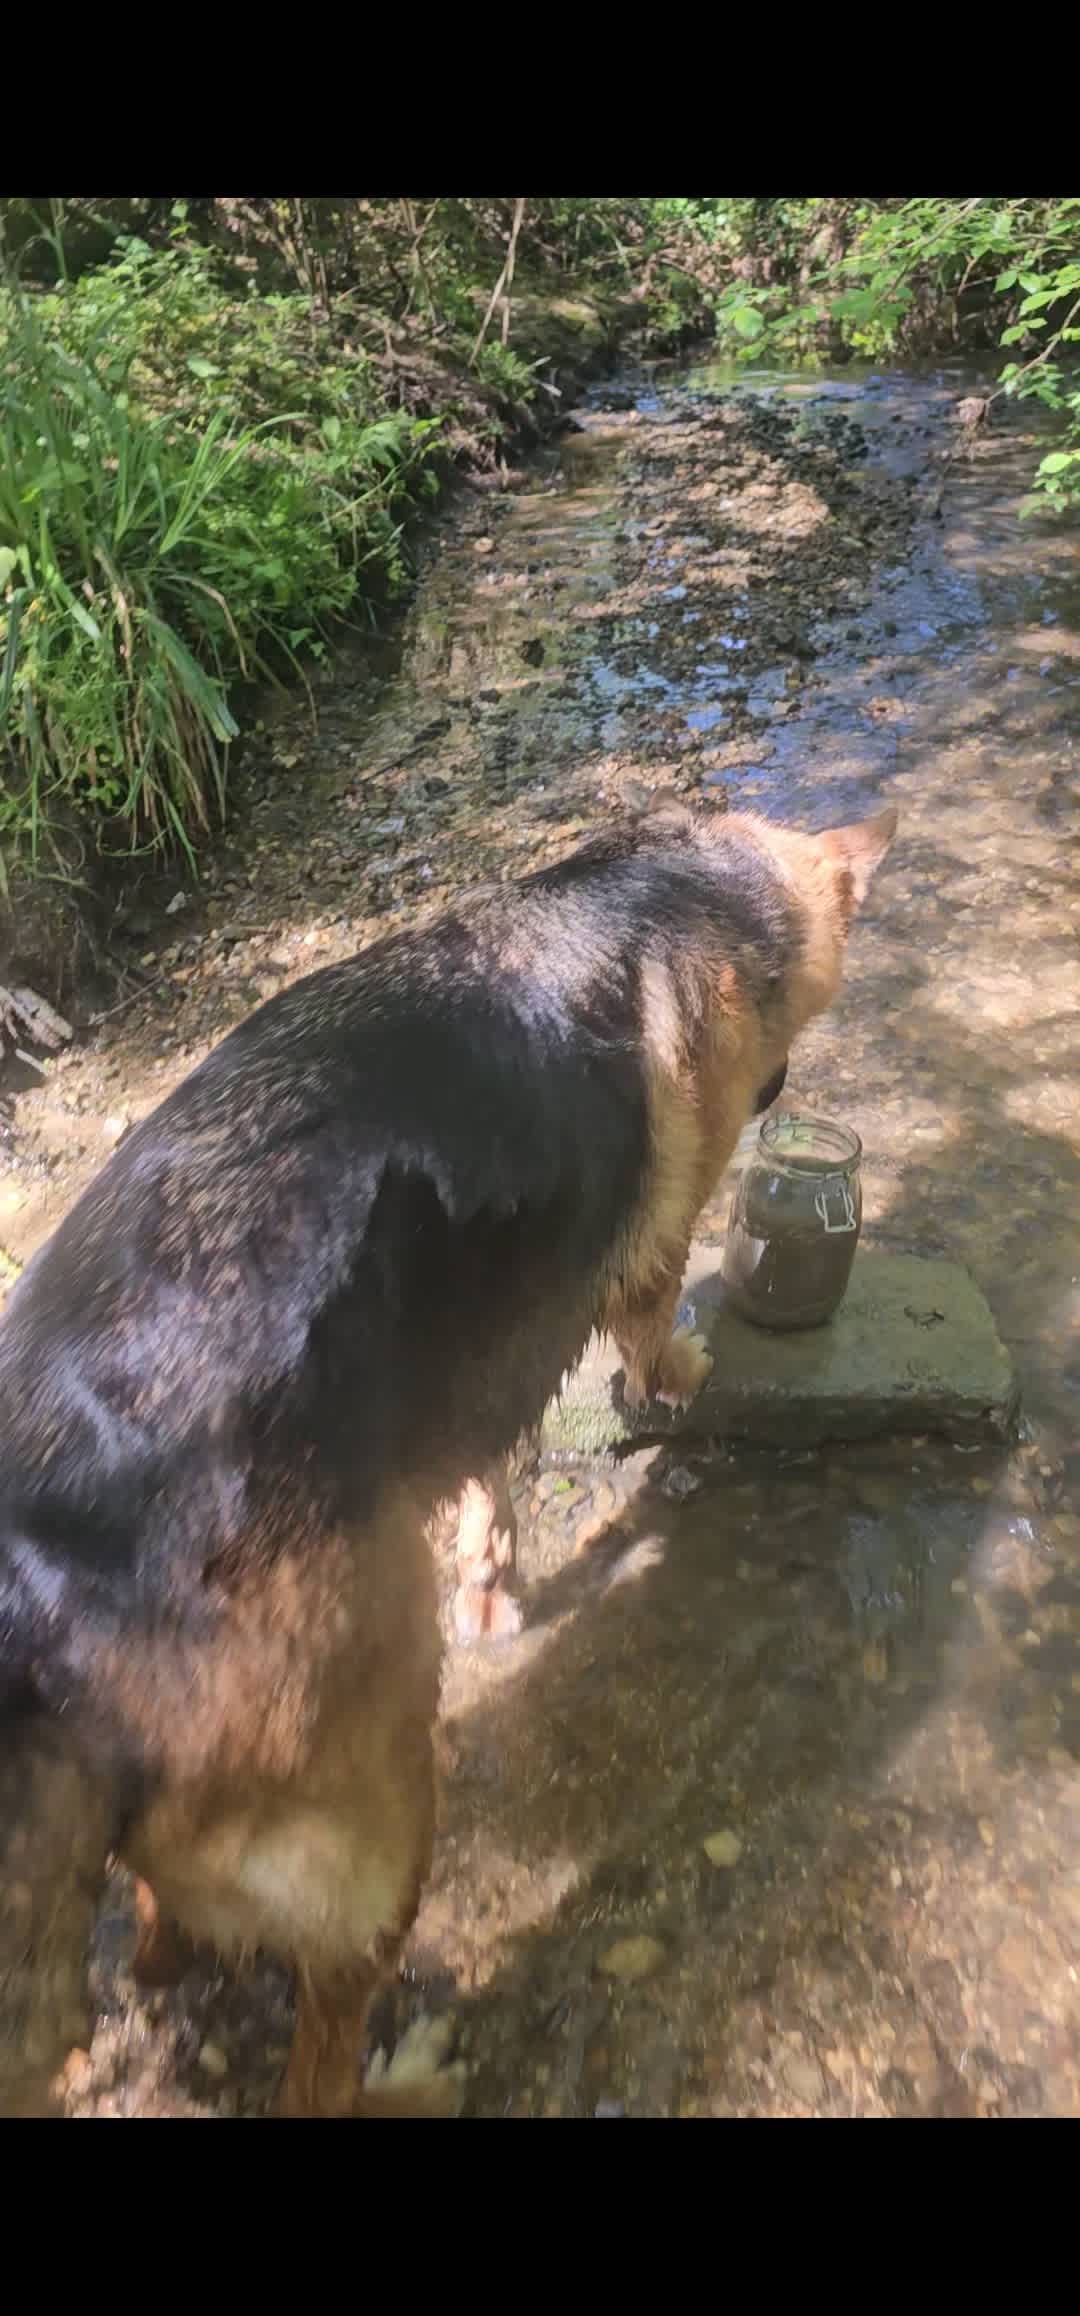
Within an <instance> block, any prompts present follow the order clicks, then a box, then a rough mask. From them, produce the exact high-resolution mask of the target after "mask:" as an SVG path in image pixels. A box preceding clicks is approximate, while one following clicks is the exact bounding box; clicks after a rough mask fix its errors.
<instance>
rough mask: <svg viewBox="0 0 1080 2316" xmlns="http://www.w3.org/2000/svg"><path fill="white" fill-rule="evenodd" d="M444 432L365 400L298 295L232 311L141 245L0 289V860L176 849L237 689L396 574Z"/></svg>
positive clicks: (318, 645) (365, 374)
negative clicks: (69, 273) (56, 826)
mask: <svg viewBox="0 0 1080 2316" xmlns="http://www.w3.org/2000/svg"><path fill="white" fill-rule="evenodd" d="M437 433H438V429H437V425H436V424H435V422H433V421H431V420H427V419H417V418H415V417H412V416H410V415H409V414H408V413H407V412H406V411H403V410H393V409H391V410H388V409H385V408H382V407H380V405H379V402H378V399H377V397H376V395H375V393H374V391H373V388H372V383H371V378H370V375H369V371H368V367H367V365H366V363H365V362H364V361H363V360H362V359H352V360H349V359H346V358H344V357H342V356H340V355H339V356H338V358H337V359H332V358H328V349H327V348H326V347H325V346H321V345H320V344H319V342H318V340H317V337H316V336H315V335H313V329H312V323H311V316H310V311H309V309H308V306H307V304H306V302H305V301H304V300H303V299H302V298H300V297H299V296H296V297H287V296H286V297H277V298H265V297H263V298H260V297H257V296H254V295H249V296H240V297H236V296H235V295H233V296H232V297H228V296H227V295H226V294H225V292H224V291H223V290H222V289H221V288H220V287H219V285H218V284H217V282H216V280H215V278H214V274H213V270H212V267H211V264H210V261H209V259H208V257H207V256H206V253H204V252H202V251H200V250H196V249H193V248H177V249H171V250H166V251H163V252H151V251H150V250H149V249H147V248H145V247H144V245H142V244H140V243H133V244H131V245H129V246H128V248H127V249H126V250H125V252H124V253H123V255H122V256H121V257H120V259H119V260H118V261H117V262H115V263H114V264H112V265H109V266H107V267H102V268H100V269H98V270H97V271H96V272H94V273H92V274H89V275H87V276H85V277H84V278H83V280H82V281H80V282H78V283H76V284H73V285H68V284H62V285H61V286H60V287H59V288H58V289H57V290H55V291H54V292H50V293H49V294H47V295H41V294H37V295H32V294H28V293H26V292H24V291H23V290H21V289H20V288H19V287H18V286H17V285H16V284H15V283H14V282H12V281H10V280H9V282H8V284H7V286H6V288H5V289H3V290H2V291H0V767H2V771H3V780H2V785H0V842H3V843H4V844H5V845H6V846H7V847H8V848H9V849H10V847H11V846H12V845H16V846H19V847H22V848H28V850H29V852H30V854H31V856H32V858H33V860H34V862H35V864H36V865H38V866H39V867H41V868H47V867H48V865H49V858H50V842H51V837H50V832H51V829H52V826H53V822H54V818H55V816H56V814H57V809H58V807H59V806H60V805H61V804H62V805H63V807H64V808H65V812H66V814H67V815H68V816H69V817H70V812H71V808H72V807H74V809H75V812H76V814H77V815H78V816H81V818H82V820H83V822H84V824H85V825H86V826H87V828H88V829H89V830H90V831H92V841H93V842H94V843H98V844H103V845H106V846H108V845H113V846H115V844H116V843H117V842H118V841H119V842H120V843H123V844H125V845H130V846H134V847H141V846H155V845H161V844H163V843H166V842H173V843H178V844H180V845H181V846H184V847H186V848H187V849H189V850H190V849H191V848H192V847H193V845H194V844H195V843H196V842H197V840H198V838H199V835H200V833H201V832H202V831H204V830H205V829H206V827H207V826H208V825H209V823H210V822H211V820H212V819H213V818H214V816H215V815H217V814H220V813H221V811H222V810H223V808H224V800H225V782H226V771H227V761H228V749H229V744H230V742H231V741H232V740H233V739H234V738H235V737H236V733H237V725H236V721H235V718H234V714H233V711H232V709H231V707H230V692H231V691H232V689H233V687H234V686H235V684H236V682H237V681H238V679H241V678H244V677H251V676H252V675H254V674H257V673H266V672H269V671H272V670H274V669H281V668H282V667H283V666H286V665H288V664H290V663H291V664H292V665H293V666H294V667H295V666H297V665H299V664H300V663H301V662H302V660H303V659H304V658H305V657H307V656H308V655H310V654H314V655H316V656H318V655H319V653H320V652H321V651H322V650H323V649H324V648H325V642H324V638H325V632H326V628H327V624H328V622H329V621H331V620H333V619H337V618H340V617H342V616H343V615H346V614H350V615H353V616H355V615H356V614H357V612H358V611H359V612H361V613H362V612H363V611H364V610H365V609H366V610H367V611H368V612H369V613H370V612H371V610H372V607H373V605H374V603H375V601H376V600H380V599H385V597H386V596H387V594H393V592H394V591H395V590H397V589H399V588H400V586H401V585H402V583H403V581H404V578H405V566H404V559H403V554H402V543H401V542H402V525H403V522H404V519H405V516H406V514H407V512H408V509H409V506H410V504H411V502H412V501H413V500H414V499H415V498H416V497H417V495H418V494H419V493H420V492H421V491H423V489H424V488H425V487H429V486H430V481H431V478H430V477H429V469H428V461H429V454H430V452H431V450H432V448H433V446H434V443H435V441H436V439H437Z"/></svg>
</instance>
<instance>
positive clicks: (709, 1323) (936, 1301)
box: [543, 1247, 1017, 1455]
mask: <svg viewBox="0 0 1080 2316" xmlns="http://www.w3.org/2000/svg"><path fill="white" fill-rule="evenodd" d="M719 1261H720V1250H719V1249H718V1248H717V1247H697V1248H695V1249H694V1250H693V1252H692V1254H691V1259H690V1264H689V1267H688V1270H687V1278H686V1288H685V1296H684V1310H683V1317H684V1318H687V1317H690V1315H691V1314H692V1323H693V1325H694V1326H695V1327H697V1328H698V1329H699V1330H700V1331H701V1333H703V1334H704V1335H705V1336H706V1337H707V1339H708V1343H709V1348H710V1350H711V1351H712V1353H713V1357H714V1360H715V1365H714V1368H713V1372H712V1375H711V1377H710V1379H709V1381H708V1383H707V1384H706V1386H705V1388H704V1390H703V1391H702V1392H700V1393H699V1394H698V1397H697V1399H695V1400H694V1402H693V1404H692V1405H691V1406H690V1407H688V1408H684V1409H683V1410H682V1411H681V1412H676V1411H674V1410H672V1409H669V1408H665V1407H661V1406H653V1407H650V1408H646V1409H644V1410H643V1411H642V1412H641V1414H640V1415H638V1416H637V1417H636V1418H635V1417H634V1416H632V1415H631V1414H630V1413H629V1412H628V1411H627V1410H626V1409H625V1408H624V1407H623V1404H622V1370H621V1366H620V1363H619V1359H618V1355H617V1353H616V1351H615V1349H614V1346H613V1345H612V1344H611V1343H610V1342H609V1341H606V1340H605V1341H604V1342H601V1343H599V1344H595V1345H593V1346H591V1347H590V1350H589V1352H588V1354H587V1355H586V1358H585V1359H584V1361H583V1362H582V1365H581V1366H580V1367H579V1369H578V1370H577V1373H576V1374H575V1375H574V1376H573V1378H572V1379H571V1381H570V1383H569V1384H568V1386H567V1388H566V1391H565V1392H564V1394H563V1397H562V1398H561V1399H560V1400H558V1401H555V1402H553V1404H552V1405H551V1407H549V1409H548V1411H547V1415H546V1416H545V1419H544V1427H543V1445H544V1447H545V1448H547V1449H549V1450H559V1451H561V1452H563V1453H564V1454H570V1455H598V1454H602V1453H604V1452H605V1451H608V1450H611V1449H613V1448H619V1447H622V1446H627V1445H630V1444H632V1443H640V1442H641V1441H643V1440H655V1439H668V1438H674V1439H684V1440H686V1441H687V1442H689V1441H691V1440H694V1439H704V1438H728V1439H748V1440H756V1441H760V1442H762V1443H775V1444H776V1445H777V1446H784V1447H790V1446H792V1445H793V1444H796V1445H804V1446H811V1445H814V1444H816V1443H818V1442H820V1441H824V1440H845V1439H850V1440H854V1439H871V1438H873V1437H875V1436H880V1435H884V1434H887V1433H908V1434H910V1433H912V1432H933V1433H936V1434H938V1435H939V1436H943V1437H944V1438H946V1439H956V1440H962V1441H965V1442H975V1441H978V1440H986V1441H994V1440H1004V1439H1007V1438H1008V1436H1009V1434H1010V1431H1011V1429H1012V1426H1013V1423H1014V1421H1015V1416H1016V1405H1017V1391H1016V1383H1015V1380H1014V1377H1013V1372H1012V1366H1011V1363H1010V1360H1009V1355H1008V1353H1007V1351H1006V1350H1005V1347H1004V1345H1003V1344H1002V1342H1001V1339H1000V1337H999V1335H998V1332H997V1328H996V1327H995V1325H994V1320H993V1316H992V1314H991V1311H990V1308H989V1305H988V1304H987V1302H986V1301H985V1298H984V1297H983V1295H982V1294H981V1293H980V1291H979V1289H978V1287H977V1286H976V1284H975V1281H974V1279H973V1278H972V1277H971V1276H970V1274H969V1273H968V1272H967V1271H966V1270H963V1269H962V1268H961V1266H960V1264H959V1263H950V1262H938V1261H931V1260H928V1259H926V1258H925V1257H922V1256H918V1255H891V1254H874V1253H872V1252H871V1251H869V1250H868V1249H860V1251H859V1253H858V1254H857V1255H856V1258H855V1267H854V1270H853V1272H852V1277H851V1284H850V1286H849V1288H848V1291H847V1294H846V1296H845V1298H844V1301H843V1303H842V1304H841V1307H840V1309H839V1311H838V1312H837V1314H836V1317H835V1319H833V1320H832V1321H831V1322H830V1324H829V1325H828V1326H827V1327H816V1328H814V1329H812V1330H810V1331H808V1332H807V1333H805V1334H797V1335H777V1334H773V1333H771V1332H769V1331H768V1330H767V1329H765V1328H761V1327H753V1326H751V1325H750V1324H749V1323H748V1321H746V1320H745V1319H741V1318H740V1317H739V1316H738V1314H737V1313H736V1312H735V1311H733V1310H731V1309H730V1308H727V1307H725V1302H724V1290H723V1286H722V1284H721V1280H720V1275H719Z"/></svg>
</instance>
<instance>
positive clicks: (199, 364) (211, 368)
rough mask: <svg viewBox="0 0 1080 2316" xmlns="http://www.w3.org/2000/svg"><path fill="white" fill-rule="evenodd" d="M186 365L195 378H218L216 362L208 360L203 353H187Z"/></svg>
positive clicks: (218, 371) (219, 374)
mask: <svg viewBox="0 0 1080 2316" xmlns="http://www.w3.org/2000/svg"><path fill="white" fill-rule="evenodd" d="M187 366H188V369H189V370H190V371H191V372H192V374H193V376H194V377H196V378H220V376H221V371H220V369H219V367H218V365H217V363H216V362H208V361H207V359H206V356H205V354H189V355H188V358H187Z"/></svg>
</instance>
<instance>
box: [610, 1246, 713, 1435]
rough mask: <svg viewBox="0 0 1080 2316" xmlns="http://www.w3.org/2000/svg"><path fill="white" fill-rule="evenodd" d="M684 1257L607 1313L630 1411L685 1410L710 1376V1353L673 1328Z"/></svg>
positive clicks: (698, 1340) (686, 1332) (683, 1329)
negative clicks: (660, 1403)
mask: <svg viewBox="0 0 1080 2316" xmlns="http://www.w3.org/2000/svg"><path fill="white" fill-rule="evenodd" d="M687 1251H688V1250H687V1249H685V1248H684V1249H683V1252H682V1255H681V1257H680V1259H679V1265H678V1269H677V1270H674V1269H672V1270H669V1271H667V1272H666V1274H665V1276H664V1277H663V1278H662V1279H661V1280H660V1281H659V1282H658V1283H657V1284H655V1285H654V1286H653V1287H652V1288H650V1289H649V1290H648V1291H647V1292H644V1291H643V1292H641V1293H638V1294H635V1295H632V1296H630V1297H628V1298H627V1297H623V1298H620V1300H619V1303H618V1305H617V1306H616V1308H615V1309H614V1310H613V1311H612V1313H611V1331H612V1333H613V1335H614V1337H615V1341H616V1343H617V1344H618V1347H619V1354H620V1357H621V1359H622V1362H623V1366H624V1369H625V1379H624V1384H623V1396H624V1398H625V1400H626V1404H627V1406H628V1407H644V1406H646V1405H647V1404H648V1402H649V1400H650V1399H662V1400H666V1401H667V1403H668V1404H669V1406H672V1407H685V1406H686V1405H687V1403H688V1402H689V1401H690V1400H691V1399H694V1398H695V1397H696V1395H697V1393H698V1392H699V1391H700V1390H701V1387H702V1385H703V1384H704V1383H706V1382H707V1381H708V1378H709V1376H710V1375H711V1373H712V1365H713V1360H712V1353H711V1351H709V1350H708V1348H707V1346H706V1343H705V1339H704V1336H702V1335H694V1334H692V1333H691V1332H690V1329H689V1328H688V1327H676V1325H675V1313H676V1311H677V1310H678V1307H679V1298H680V1295H681V1293H682V1280H683V1272H684V1270H685V1267H686V1253H687Z"/></svg>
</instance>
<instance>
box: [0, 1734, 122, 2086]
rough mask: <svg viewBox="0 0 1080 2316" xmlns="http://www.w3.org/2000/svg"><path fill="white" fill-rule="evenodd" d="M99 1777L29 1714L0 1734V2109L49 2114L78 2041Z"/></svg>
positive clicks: (101, 1806) (103, 1851) (101, 1801)
mask: <svg viewBox="0 0 1080 2316" xmlns="http://www.w3.org/2000/svg"><path fill="white" fill-rule="evenodd" d="M112 1815H113V1812H112V1807H111V1802H110V1797H109V1794H108V1791H107V1787H106V1785H105V1783H104V1781H102V1780H99V1779H98V1778H97V1777H96V1776H95V1774H94V1773H93V1772H92V1771H91V1770H90V1769H88V1768H86V1767H85V1766H84V1765H83V1763H82V1761H81V1760H80V1759H79V1757H78V1756H77V1755H76V1753H75V1752H74V1751H73V1750H72V1749H71V1748H70V1745H69V1742H68V1739H67V1736H66V1732H65V1733H63V1734H62V1733H61V1732H60V1730H59V1729H57V1728H56V1727H54V1725H53V1724H52V1723H51V1722H49V1721H48V1720H46V1719H45V1718H44V1717H38V1716H36V1715H34V1716H31V1717H28V1718H26V1719H23V1718H22V1717H21V1716H20V1717H19V1719H17V1720H15V1721H14V1723H13V1724H12V1723H9V1722H7V1721H5V1725H4V1728H3V1731H2V1734H0V2115H7V2116H18V2115H22V2116H27V2117H29V2116H35V2115H37V2116H42V2115H48V2114H51V2113H55V2112H56V2111H57V2107H58V2103H59V2099H60V2090H59V2086H58V2084H57V2077H58V2074H59V2071H60V2069H61V2067H62V2066H63V2063H64V2060H65V2058H66V2057H67V2056H68V2054H69V2052H70V2051H71V2050H72V2049H73V2048H74V2047H75V2046H77V2045H79V2044H85V2043H86V2042H88V2040H89V2029H90V2006H89V1995H88V1989H87V1983H86V1956H87V1947H88V1945H89V1942H90V1935H91V1931H92V1929H93V1923H94V1914H95V1911H96V1907H97V1901H98V1897H99V1895H100V1892H101V1890H102V1887H103V1885H104V1881H105V1869H106V1863H107V1858H108V1851H109V1847H110V1843H111V1839H112V1834H113V1825H112Z"/></svg>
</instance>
